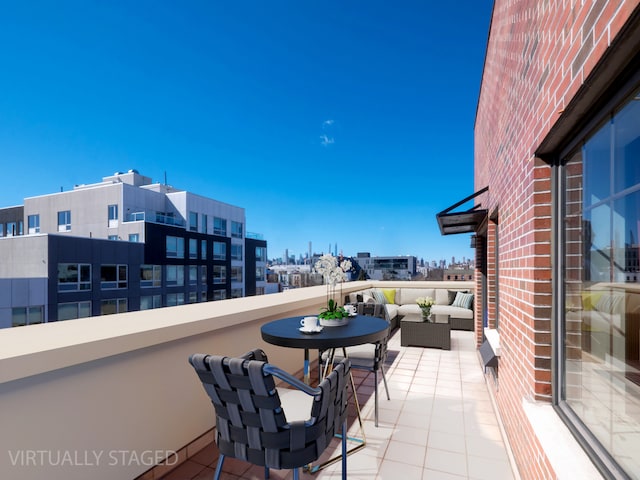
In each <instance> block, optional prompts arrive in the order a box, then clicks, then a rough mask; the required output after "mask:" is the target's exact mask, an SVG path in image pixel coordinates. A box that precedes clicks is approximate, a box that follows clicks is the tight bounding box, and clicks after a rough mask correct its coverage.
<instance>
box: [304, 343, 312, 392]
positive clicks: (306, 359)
mask: <svg viewBox="0 0 640 480" xmlns="http://www.w3.org/2000/svg"><path fill="white" fill-rule="evenodd" d="M310 381H311V378H310V376H309V349H307V348H305V349H304V383H306V384H307V385H309V382H310Z"/></svg>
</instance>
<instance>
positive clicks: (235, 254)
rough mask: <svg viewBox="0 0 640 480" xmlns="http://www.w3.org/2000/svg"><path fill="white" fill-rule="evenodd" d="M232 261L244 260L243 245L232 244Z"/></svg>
mask: <svg viewBox="0 0 640 480" xmlns="http://www.w3.org/2000/svg"><path fill="white" fill-rule="evenodd" d="M231 260H242V245H235V244H233V243H232V244H231Z"/></svg>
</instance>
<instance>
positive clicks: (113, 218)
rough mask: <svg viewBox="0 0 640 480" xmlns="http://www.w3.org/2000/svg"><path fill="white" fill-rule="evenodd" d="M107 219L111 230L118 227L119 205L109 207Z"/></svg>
mask: <svg viewBox="0 0 640 480" xmlns="http://www.w3.org/2000/svg"><path fill="white" fill-rule="evenodd" d="M107 218H108V225H109V228H116V227H117V226H118V205H109V206H107Z"/></svg>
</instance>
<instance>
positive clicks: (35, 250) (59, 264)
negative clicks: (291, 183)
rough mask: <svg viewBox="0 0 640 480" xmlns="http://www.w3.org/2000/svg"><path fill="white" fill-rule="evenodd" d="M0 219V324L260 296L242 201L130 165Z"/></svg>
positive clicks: (2, 213) (259, 260)
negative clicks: (205, 193)
mask: <svg viewBox="0 0 640 480" xmlns="http://www.w3.org/2000/svg"><path fill="white" fill-rule="evenodd" d="M0 222H1V223H2V225H3V227H2V230H3V235H2V238H0V258H2V259H3V261H2V263H1V265H0V285H2V287H3V288H0V291H2V292H3V294H0V328H2V327H9V326H18V325H25V324H30V323H41V322H47V321H57V320H68V319H72V318H80V317H86V316H91V315H105V314H109V313H118V312H126V311H134V310H142V309H149V308H158V307H163V306H172V305H181V304H184V303H195V302H203V301H210V300H221V299H225V298H233V297H243V296H248V295H260V294H263V293H265V287H266V266H267V252H266V249H267V243H266V241H265V240H263V239H261V238H260V237H259V236H257V235H252V234H247V233H246V227H245V225H246V222H245V212H244V209H243V208H240V207H236V206H233V205H229V204H226V203H223V202H219V201H217V200H213V199H210V198H205V197H202V196H199V195H196V194H193V193H190V192H187V191H184V190H179V189H176V188H174V187H172V186H169V185H163V184H158V183H152V181H151V179H150V178H149V177H146V176H144V175H141V174H140V173H138V172H137V171H135V170H130V171H129V172H126V173H116V174H114V175H111V176H108V177H104V178H103V179H102V181H101V182H99V183H94V184H88V185H77V186H76V187H74V189H73V190H70V191H67V192H58V193H52V194H48V195H42V196H38V197H31V198H26V199H25V201H24V206H19V207H10V208H7V209H0ZM22 225H26V229H23V228H22Z"/></svg>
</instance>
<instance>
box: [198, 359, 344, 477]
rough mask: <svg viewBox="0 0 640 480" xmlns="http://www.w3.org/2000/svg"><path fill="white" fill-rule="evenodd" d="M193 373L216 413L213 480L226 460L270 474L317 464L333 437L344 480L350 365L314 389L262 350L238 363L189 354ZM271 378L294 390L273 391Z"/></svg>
mask: <svg viewBox="0 0 640 480" xmlns="http://www.w3.org/2000/svg"><path fill="white" fill-rule="evenodd" d="M189 363H191V365H192V366H193V367H194V368H195V370H196V373H197V374H198V377H199V378H200V380H201V381H202V384H203V386H204V389H205V391H206V392H207V394H208V395H209V397H210V398H211V401H212V403H213V406H214V409H215V414H216V434H215V439H216V443H217V445H218V448H219V450H220V458H219V459H218V464H217V467H216V473H215V479H216V480H217V479H218V478H219V477H220V473H221V472H222V465H223V463H224V459H225V457H233V458H238V459H241V460H244V461H246V462H249V463H252V464H254V465H260V466H264V467H265V478H268V476H269V469H270V468H275V469H292V470H293V477H294V479H296V480H297V479H298V478H299V477H298V475H299V467H304V466H307V465H309V464H310V463H311V462H314V461H316V460H317V459H318V458H319V457H320V455H321V454H322V453H323V452H324V450H325V449H326V448H327V447H328V446H329V444H330V442H331V440H332V438H333V437H334V436H335V435H338V434H340V436H341V437H342V478H343V479H346V478H347V454H346V453H347V444H346V440H347V400H348V395H347V384H348V382H347V379H348V375H349V368H350V366H349V361H348V360H347V361H344V362H340V363H339V364H338V365H337V366H336V368H335V369H334V371H333V372H332V373H331V374H330V375H328V376H327V377H326V378H325V379H324V380H322V382H320V384H319V385H318V387H317V388H313V387H310V386H309V385H306V384H305V383H303V382H301V381H300V380H298V379H297V378H295V377H293V376H291V375H290V374H289V373H287V372H285V371H283V370H281V369H279V368H277V367H275V366H273V365H271V364H269V363H268V360H267V356H266V354H265V353H264V352H263V351H262V350H259V349H257V350H253V351H250V352H248V353H246V354H245V355H243V356H241V357H239V358H230V357H223V356H219V355H203V354H194V355H191V356H190V357H189ZM274 377H276V378H279V379H280V380H282V381H283V382H285V383H286V384H288V385H290V386H292V387H294V388H293V389H290V388H277V389H276V387H275V381H274Z"/></svg>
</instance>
